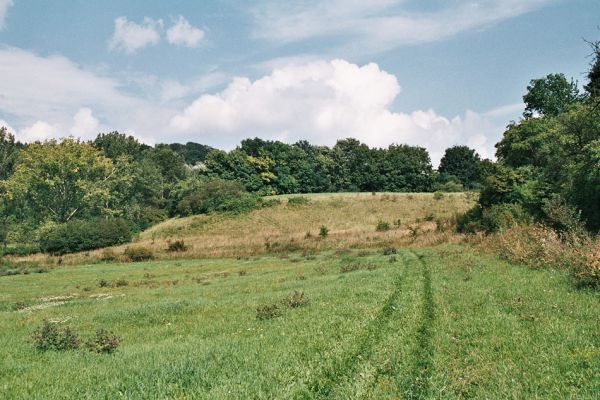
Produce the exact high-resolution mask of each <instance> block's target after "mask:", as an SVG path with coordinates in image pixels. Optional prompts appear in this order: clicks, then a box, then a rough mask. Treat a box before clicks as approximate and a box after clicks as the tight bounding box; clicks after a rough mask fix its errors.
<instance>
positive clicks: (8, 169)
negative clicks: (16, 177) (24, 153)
mask: <svg viewBox="0 0 600 400" xmlns="http://www.w3.org/2000/svg"><path fill="white" fill-rule="evenodd" d="M22 147H23V145H22V144H21V143H19V142H16V141H15V137H14V135H13V134H11V133H9V132H8V131H7V130H6V128H5V127H3V126H0V181H2V180H4V179H8V178H9V177H10V176H11V175H12V173H13V171H14V168H15V163H16V161H17V158H18V155H19V152H20V149H21V148H22Z"/></svg>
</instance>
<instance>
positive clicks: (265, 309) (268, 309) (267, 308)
mask: <svg viewBox="0 0 600 400" xmlns="http://www.w3.org/2000/svg"><path fill="white" fill-rule="evenodd" d="M279 316H281V310H280V308H279V306H278V305H277V304H268V305H264V306H259V307H257V308H256V319H258V320H261V321H264V320H267V319H272V318H276V317H279Z"/></svg>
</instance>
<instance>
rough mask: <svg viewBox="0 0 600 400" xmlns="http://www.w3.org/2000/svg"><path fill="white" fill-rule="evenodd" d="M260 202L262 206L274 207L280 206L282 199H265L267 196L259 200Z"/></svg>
mask: <svg viewBox="0 0 600 400" xmlns="http://www.w3.org/2000/svg"><path fill="white" fill-rule="evenodd" d="M259 204H260V206H261V207H262V208H268V207H274V206H278V205H280V204H281V200H280V199H277V198H275V199H265V198H261V199H260V201H259Z"/></svg>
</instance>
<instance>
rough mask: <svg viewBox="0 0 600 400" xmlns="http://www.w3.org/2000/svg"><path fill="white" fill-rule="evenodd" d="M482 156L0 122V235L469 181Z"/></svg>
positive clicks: (468, 184)
mask: <svg viewBox="0 0 600 400" xmlns="http://www.w3.org/2000/svg"><path fill="white" fill-rule="evenodd" d="M490 165H491V162H490V161H487V160H481V159H480V157H479V155H477V153H476V152H475V151H474V150H472V149H469V148H467V147H465V146H455V147H452V148H450V149H448V150H447V151H446V154H445V155H444V158H443V159H442V162H441V165H440V168H439V171H435V170H434V169H433V167H432V164H431V160H430V157H429V154H428V152H427V150H426V149H424V148H422V147H414V146H407V145H396V144H394V145H390V146H389V147H388V148H386V149H380V148H370V147H369V146H367V145H366V144H364V143H361V142H359V141H358V140H356V139H343V140H339V141H338V142H337V143H336V144H335V146H333V147H331V148H329V147H327V146H315V145H312V144H310V143H308V142H307V141H300V142H298V143H294V144H286V143H282V142H279V141H269V140H262V139H259V138H254V139H247V140H243V141H242V142H241V144H240V145H239V146H238V147H236V148H235V149H234V150H231V151H229V152H226V151H222V150H217V149H213V148H211V147H209V146H205V145H201V144H198V143H193V142H189V143H186V144H179V143H174V144H159V145H156V146H148V145H145V144H143V143H140V142H139V141H138V140H136V139H135V138H134V137H132V136H129V135H126V134H122V133H119V132H110V133H101V134H99V135H98V136H97V137H96V138H95V139H94V140H92V141H81V140H79V139H75V138H65V139H62V140H47V141H44V142H35V143H29V144H23V143H19V142H17V141H16V140H15V137H14V136H13V135H12V134H10V133H9V132H8V131H7V130H6V129H5V128H0V241H1V242H3V243H4V244H6V243H7V242H12V243H23V242H35V243H44V242H45V241H46V242H47V240H48V238H49V237H55V238H56V239H57V240H59V239H60V238H59V236H62V237H63V238H66V237H71V236H72V237H73V240H77V239H76V237H77V236H79V237H84V236H86V234H87V236H89V237H87V239H85V241H86V243H87V242H89V243H93V242H95V241H96V242H98V243H106V242H107V241H109V242H110V241H116V242H119V241H127V240H128V239H129V235H126V234H123V232H124V230H123V226H124V223H123V222H125V224H126V225H127V226H129V228H130V229H129V230H130V231H131V232H137V231H141V230H144V229H146V228H148V227H149V226H151V225H153V224H155V223H157V222H159V221H162V220H164V219H165V218H168V217H172V216H177V215H179V216H184V215H190V214H198V213H209V212H213V211H242V210H248V209H251V208H254V207H257V206H258V205H259V203H261V198H262V196H266V195H274V194H289V193H313V192H340V191H369V192H371V191H395V192H428V191H433V190H445V191H460V190H464V189H465V188H467V189H473V188H476V187H478V185H479V184H480V182H481V180H482V176H483V174H484V171H486V170H489V168H490ZM99 219H103V220H115V224H114V225H110V224H109V223H107V222H106V221H103V222H102V223H99V222H98V220H99ZM76 221H79V222H76ZM81 221H87V222H88V224H87V225H86V224H85V223H84V224H82V223H81ZM107 224H109V225H107ZM61 225H67V227H71V228H69V229H70V230H67V231H65V228H64V227H61ZM111 226H112V228H111ZM100 227H104V228H103V229H104V234H102V233H101V232H98V231H97V230H98V229H100ZM111 229H112V230H113V231H114V232H119V233H118V234H115V235H113V236H114V237H113V236H111V235H109V234H108V232H109V231H110V230H111ZM88 231H90V232H88ZM52 232H54V233H56V232H61V233H60V235H58V234H54V235H53V234H52ZM114 232H113V233H114ZM107 236H110V238H107ZM65 240H66V239H65ZM82 241H83V239H82ZM90 246H91V245H86V246H83V247H90ZM71 247H73V248H77V249H78V250H81V249H82V248H81V244H73V245H72V246H71ZM49 248H52V245H47V246H46V249H49Z"/></svg>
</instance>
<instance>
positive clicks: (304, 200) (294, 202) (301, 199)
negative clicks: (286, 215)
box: [287, 196, 310, 206]
mask: <svg viewBox="0 0 600 400" xmlns="http://www.w3.org/2000/svg"><path fill="white" fill-rule="evenodd" d="M287 203H288V205H289V206H303V205H306V204H310V199H309V198H308V197H305V196H294V197H290V198H288V202H287Z"/></svg>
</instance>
